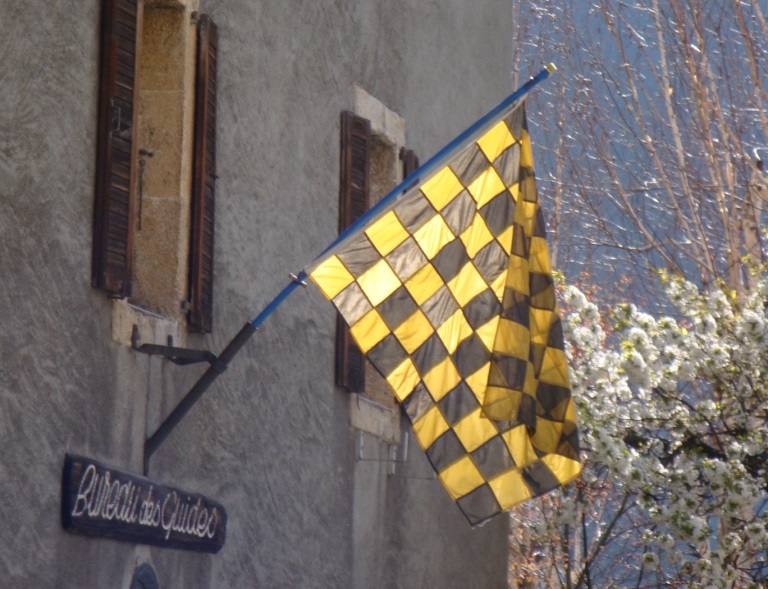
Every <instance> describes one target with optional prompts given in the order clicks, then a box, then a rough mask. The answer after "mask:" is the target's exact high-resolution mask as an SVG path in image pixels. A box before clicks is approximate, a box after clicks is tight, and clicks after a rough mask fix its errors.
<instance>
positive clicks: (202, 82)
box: [188, 14, 218, 332]
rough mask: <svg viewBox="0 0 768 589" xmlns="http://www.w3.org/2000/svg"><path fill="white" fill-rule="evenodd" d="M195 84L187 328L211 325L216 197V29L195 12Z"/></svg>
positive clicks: (193, 329) (210, 326)
mask: <svg viewBox="0 0 768 589" xmlns="http://www.w3.org/2000/svg"><path fill="white" fill-rule="evenodd" d="M197 19H198V27H199V28H198V31H199V32H198V45H197V82H196V88H195V131H194V132H195V152H194V163H193V166H194V170H193V179H192V214H191V243H190V255H189V303H190V305H189V316H188V325H189V329H190V330H191V331H202V332H210V331H211V329H212V326H213V233H214V204H215V200H216V65H217V63H216V62H217V57H218V55H217V53H218V32H217V29H216V25H215V24H214V22H213V21H212V20H211V19H210V18H209V17H208V16H206V15H204V14H202V15H198V16H197Z"/></svg>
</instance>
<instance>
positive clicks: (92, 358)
mask: <svg viewBox="0 0 768 589" xmlns="http://www.w3.org/2000/svg"><path fill="white" fill-rule="evenodd" d="M200 10H201V11H203V12H206V13H208V14H210V16H211V17H212V18H213V20H214V21H215V22H216V23H217V25H218V27H219V51H220V53H219V73H218V84H219V96H218V117H219V128H218V155H217V158H218V171H217V173H218V176H219V179H218V182H217V199H218V200H217V209H216V251H215V255H216V266H215V289H216V291H215V313H214V319H215V327H214V331H213V333H212V334H211V335H207V336H189V337H188V338H187V344H188V345H190V346H192V347H201V348H206V349H209V350H211V351H213V352H216V353H217V352H219V351H220V350H221V349H222V348H223V347H224V346H225V345H226V343H227V342H228V341H229V339H231V337H232V336H234V334H235V333H236V332H237V331H238V330H239V329H240V327H241V326H242V325H243V323H244V322H245V321H247V320H249V319H251V318H253V316H254V315H255V314H256V313H257V312H258V311H259V310H260V309H261V308H262V307H263V306H264V304H266V303H267V302H268V301H269V300H270V299H271V298H272V297H273V296H274V295H275V294H276V293H277V292H278V290H279V289H280V288H281V287H282V286H283V285H284V284H285V282H286V281H287V280H288V273H289V272H292V271H296V270H298V269H300V268H301V267H302V266H303V265H304V264H306V263H307V262H309V261H311V259H312V257H313V255H314V254H315V253H317V252H319V251H320V250H321V249H322V248H323V247H324V246H325V245H327V243H328V242H329V241H330V240H331V239H332V238H333V236H334V234H335V232H336V225H337V198H338V196H337V194H338V165H339V162H338V134H339V130H338V120H339V112H340V111H341V110H343V109H347V108H352V107H353V105H354V86H355V84H358V85H359V86H360V87H362V88H364V89H365V90H366V91H367V92H369V93H370V94H371V95H373V96H375V97H376V98H378V99H379V100H381V101H382V102H383V103H384V104H386V105H387V106H388V107H389V108H391V109H392V110H394V111H395V112H397V113H398V114H400V115H402V116H403V117H404V118H405V120H406V142H407V144H408V146H409V147H411V148H413V149H416V150H417V152H418V153H419V155H420V156H421V158H422V161H424V160H425V159H427V158H428V157H429V156H430V155H432V154H434V153H435V152H436V151H437V150H438V149H439V148H440V147H441V146H442V144H443V143H444V142H446V141H448V140H450V139H451V138H452V137H453V136H454V135H456V134H457V133H458V132H459V131H461V130H463V129H464V128H465V127H466V126H467V125H468V124H470V123H471V122H472V121H473V120H475V118H477V117H478V116H480V115H481V114H483V112H485V111H486V110H487V109H488V108H489V107H491V106H493V105H494V104H495V103H496V102H498V101H499V100H500V99H502V98H503V97H504V96H505V95H506V94H507V93H508V92H509V91H510V90H511V88H510V87H509V79H510V76H509V71H510V69H511V64H510V63H509V60H510V56H509V50H508V47H509V43H508V41H507V36H508V34H509V31H510V27H511V26H512V24H511V22H510V14H509V13H510V10H509V8H508V7H507V5H506V2H504V1H503V0H480V1H478V2H472V3H469V2H465V1H464V0H441V1H440V2H431V3H426V2H417V1H416V0H400V1H396V2H379V1H377V0H364V1H347V2H340V1H333V2H331V1H328V2H309V1H306V2H290V3H286V2H277V1H274V0H265V1H256V0H228V1H227V2H213V1H205V0H201V2H200ZM0 14H2V17H3V23H4V25H5V29H6V31H10V32H11V33H10V34H6V35H3V37H2V39H0V317H1V318H2V325H1V327H0V448H2V459H0V521H2V522H3V526H2V531H0V586H16V587H41V588H44V587H61V588H70V587H71V588H75V587H126V588H127V587H128V586H129V582H130V577H131V574H132V573H133V570H134V568H135V566H136V563H137V562H143V561H147V560H148V561H150V562H151V563H152V565H153V566H154V567H155V570H156V571H157V575H158V577H159V580H160V586H161V587H163V588H171V587H173V588H182V587H184V588H197V587H199V588H208V587H266V588H271V587H318V588H321V587H322V588H328V587H339V588H345V587H359V588H363V587H366V588H376V587H381V588H385V587H387V588H389V587H402V588H416V587H456V588H461V587H503V586H505V569H506V562H505V559H506V527H505V526H506V524H505V522H504V520H503V518H497V520H496V521H494V522H492V523H490V524H489V525H487V526H485V527H483V528H482V529H479V530H471V529H470V528H469V526H468V525H467V524H466V522H465V521H464V519H463V517H462V516H461V514H460V512H459V511H458V509H457V508H456V507H455V506H454V505H453V503H452V502H451V500H450V499H449V497H448V496H447V494H446V493H445V491H444V490H443V489H442V487H441V486H440V484H439V482H438V481H436V480H434V479H432V478H431V470H430V469H429V466H428V464H427V463H426V459H425V457H424V456H423V454H422V453H421V451H420V450H419V449H418V447H417V446H416V444H411V447H410V449H409V452H408V461H407V462H406V463H405V464H399V465H398V466H397V469H396V471H395V474H393V475H392V474H387V472H388V471H387V469H388V465H387V463H386V462H376V461H360V460H358V456H359V453H358V451H359V438H358V434H357V432H356V431H355V430H354V429H353V428H351V427H350V425H349V419H350V417H349V397H348V395H347V394H346V393H343V392H341V391H339V390H336V389H334V387H333V385H332V383H333V333H334V328H335V315H334V313H333V311H332V309H331V307H330V306H329V305H328V303H327V302H325V301H324V300H323V299H322V297H321V296H320V295H319V294H318V293H317V292H316V291H314V290H313V289H312V288H309V289H306V290H301V291H299V292H297V293H295V294H294V295H292V297H291V298H290V299H289V301H288V302H287V303H286V304H284V305H283V306H282V307H281V308H280V309H279V310H278V311H277V312H276V313H275V314H274V315H273V316H272V317H271V318H270V319H269V320H268V322H267V323H266V324H265V325H264V328H263V329H262V330H261V331H260V332H259V333H257V334H256V336H255V337H254V338H253V339H252V340H251V341H250V342H249V343H248V345H247V346H246V347H245V349H244V350H243V351H242V352H241V353H240V354H239V356H238V357H237V358H236V360H235V361H234V362H233V364H232V365H231V366H230V368H229V369H228V370H227V372H226V373H225V374H223V375H222V376H221V377H220V378H219V379H218V380H217V382H216V384H215V385H214V386H213V387H212V388H211V389H210V390H209V391H208V393H207V394H206V396H205V397H204V398H203V399H202V400H201V401H200V402H199V403H198V405H197V406H196V407H195V408H194V409H193V411H192V412H191V413H190V415H189V416H188V417H187V418H186V420H185V421H184V422H183V423H182V425H181V426H180V427H179V428H178V429H177V430H176V431H175V432H174V433H173V435H172V436H171V437H170V438H169V439H168V441H167V442H166V443H165V445H163V446H162V447H161V448H160V449H159V450H158V451H157V453H156V454H155V456H154V457H153V459H152V463H151V468H150V472H149V476H150V477H152V478H155V479H157V480H160V481H163V482H166V483H168V484H171V485H174V486H178V487H181V488H185V489H189V490H191V491H197V492H200V493H203V494H205V495H207V496H209V497H211V498H213V499H215V500H217V501H219V502H221V503H222V504H224V505H225V506H226V508H227V511H228V514H229V523H228V537H227V541H226V544H225V546H224V548H223V549H222V551H221V552H220V553H219V554H217V555H213V556H211V555H203V554H197V553H189V552H183V551H178V550H169V549H160V548H148V547H145V546H134V545H131V544H126V543H121V542H115V541H110V540H100V539H91V538H83V537H79V536H75V535H72V534H68V533H66V532H64V531H63V530H62V529H61V525H60V520H59V510H60V480H61V467H62V461H63V457H64V453H65V452H74V453H78V454H83V455H86V456H90V457H93V458H95V459H98V460H101V461H103V462H106V463H108V464H112V465H114V466H116V467H119V468H122V469H125V470H131V471H134V472H137V473H139V472H141V462H142V443H143V439H144V437H145V435H146V433H147V432H150V433H151V431H154V428H155V427H156V426H157V425H158V424H159V422H160V421H161V419H162V416H163V415H165V414H166V413H167V412H168V411H169V410H170V409H171V408H172V407H173V406H174V404H175V402H176V401H177V400H178V398H179V397H180V396H181V395H182V394H183V393H184V392H186V390H187V389H188V388H189V386H190V385H191V384H192V383H193V382H194V381H195V380H196V378H197V377H198V376H199V374H200V372H201V370H202V369H201V368H197V367H186V368H180V367H177V366H174V365H172V364H170V363H168V362H166V361H164V360H161V359H159V358H150V357H148V356H144V355H141V354H137V353H135V352H133V351H132V350H131V349H130V348H128V347H126V346H124V345H120V344H117V343H114V342H113V340H112V335H111V334H112V327H111V320H112V315H113V306H114V305H115V303H114V302H113V301H111V300H109V299H107V298H106V297H105V296H104V294H103V293H102V292H100V291H96V290H94V289H92V288H91V286H90V256H91V252H90V248H91V218H92V207H93V185H94V165H95V152H94V150H95V138H96V100H97V81H98V63H99V48H98V31H99V14H100V2H99V1H97V0H82V1H78V2H43V1H42V0H29V1H26V2H16V1H12V0H0ZM149 165H151V162H150V164H149ZM149 335H151V334H146V333H145V334H143V337H149ZM365 444H366V447H365V452H366V454H365V456H366V457H375V456H382V457H385V456H387V448H386V444H384V443H383V442H380V441H377V440H376V439H375V438H373V437H372V436H368V437H367V439H366V442H365ZM398 456H400V457H402V453H401V454H399V455H398Z"/></svg>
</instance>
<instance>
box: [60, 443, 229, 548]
mask: <svg viewBox="0 0 768 589" xmlns="http://www.w3.org/2000/svg"><path fill="white" fill-rule="evenodd" d="M61 522H62V525H63V526H64V529H65V530H67V531H69V532H73V533H75V534H86V535H88V536H97V537H102V538H111V539H113V540H122V541H124V542H133V543H137V544H152V545H154V546H164V547H168V548H180V549H182V550H194V551H198V552H211V553H216V552H218V551H219V550H221V547H222V546H223V545H224V539H225V537H226V527H227V514H226V512H225V511H224V507H223V506H222V505H221V504H219V503H217V502H215V501H212V500H210V499H207V498H206V497H203V496H202V495H199V494H196V493H188V492H186V491H182V490H180V489H175V488H173V487H168V486H166V485H163V484H161V483H158V482H156V481H152V480H150V479H147V478H145V477H142V476H137V475H135V474H131V473H128V472H124V471H120V470H117V469H115V468H112V467H109V466H105V465H104V464H100V463H99V462H96V461H95V460H91V459H90V458H84V457H82V456H75V455H72V454H67V455H66V457H65V459H64V472H63V475H62V479H61Z"/></svg>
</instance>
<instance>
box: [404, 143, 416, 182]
mask: <svg viewBox="0 0 768 589" xmlns="http://www.w3.org/2000/svg"><path fill="white" fill-rule="evenodd" d="M400 161H401V162H403V180H405V179H406V178H407V177H408V176H410V175H411V174H413V173H414V172H415V171H416V170H418V169H419V158H418V157H416V153H415V152H414V151H413V150H412V149H405V147H403V148H401V149H400Z"/></svg>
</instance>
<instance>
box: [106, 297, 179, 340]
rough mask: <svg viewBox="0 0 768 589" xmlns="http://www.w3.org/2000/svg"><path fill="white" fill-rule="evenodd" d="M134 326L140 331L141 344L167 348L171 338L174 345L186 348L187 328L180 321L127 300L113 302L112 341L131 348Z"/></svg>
mask: <svg viewBox="0 0 768 589" xmlns="http://www.w3.org/2000/svg"><path fill="white" fill-rule="evenodd" d="M134 325H136V326H137V328H138V331H139V344H158V345H161V346H167V345H169V340H168V337H169V336H170V337H171V338H172V339H173V344H172V345H174V346H177V347H181V348H183V347H186V341H187V333H186V326H185V325H183V324H181V323H180V322H179V321H177V320H175V319H169V318H168V317H163V316H162V315H158V314H157V313H153V312H152V311H149V310H148V309H143V308H142V307H138V306H136V305H133V304H131V303H129V302H128V301H126V300H125V299H119V300H115V301H113V304H112V341H113V342H115V343H117V344H121V345H123V346H131V337H132V335H133V326H134Z"/></svg>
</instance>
